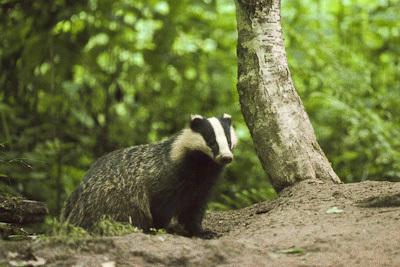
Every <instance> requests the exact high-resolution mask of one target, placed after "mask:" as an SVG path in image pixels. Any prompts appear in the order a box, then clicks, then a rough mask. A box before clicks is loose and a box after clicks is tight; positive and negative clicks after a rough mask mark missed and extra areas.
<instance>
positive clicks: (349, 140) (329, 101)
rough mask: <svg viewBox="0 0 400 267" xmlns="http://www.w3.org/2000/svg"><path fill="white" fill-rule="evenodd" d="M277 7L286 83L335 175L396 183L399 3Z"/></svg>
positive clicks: (309, 3) (293, 3)
mask: <svg viewBox="0 0 400 267" xmlns="http://www.w3.org/2000/svg"><path fill="white" fill-rule="evenodd" d="M283 3H284V6H283V16H284V17H283V21H284V32H285V33H286V46H287V50H288V59H289V65H290V67H291V72H292V76H293V78H294V81H295V85H296V88H297V90H298V91H299V93H300V95H301V97H302V99H303V102H304V104H305V106H306V109H307V111H308V113H309V115H310V117H311V120H312V122H313V125H314V128H315V130H316V134H317V137H318V140H319V142H320V144H321V146H322V148H323V150H324V151H325V153H326V154H327V156H328V158H329V159H330V161H331V162H332V164H333V166H334V169H335V170H336V172H337V173H338V175H339V176H340V177H341V178H342V179H343V180H344V181H346V182H354V181H360V180H366V179H378V180H382V179H389V180H393V181H399V180H400V161H399V159H400V157H399V156H400V141H399V140H400V127H399V126H400V120H399V116H398V114H400V106H399V105H398V101H399V98H400V82H399V80H400V71H399V68H398V66H399V57H398V54H399V52H400V48H399V46H398V45H397V44H399V43H400V32H399V28H400V1H398V0H396V1H361V0H356V1H351V2H349V1H327V0H320V1H311V0H308V1H300V0H296V1H291V2H290V3H289V2H287V1H286V2H285V1H284V2H283ZM354 14H357V15H356V16H355V15H354Z"/></svg>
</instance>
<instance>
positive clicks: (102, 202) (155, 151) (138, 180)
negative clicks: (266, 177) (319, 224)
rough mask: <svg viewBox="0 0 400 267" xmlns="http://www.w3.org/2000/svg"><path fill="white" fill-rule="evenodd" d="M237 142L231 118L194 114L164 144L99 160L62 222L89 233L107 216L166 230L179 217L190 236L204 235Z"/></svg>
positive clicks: (115, 152)
mask: <svg viewBox="0 0 400 267" xmlns="http://www.w3.org/2000/svg"><path fill="white" fill-rule="evenodd" d="M236 142H237V139H236V135H235V132H234V129H233V127H232V121H231V116H230V115H228V114H224V115H223V116H222V117H219V118H216V117H212V118H204V117H202V116H200V115H192V116H191V120H190V127H189V128H186V129H183V130H182V131H180V132H179V133H177V134H175V135H174V136H172V137H170V138H169V139H166V140H165V141H162V142H160V143H156V144H146V145H139V146H133V147H129V148H125V149H120V150H117V151H114V152H111V153H109V154H107V155H105V156H103V157H101V158H99V159H98V160H97V161H96V162H94V163H93V165H92V166H91V167H90V169H89V171H88V172H87V174H86V175H85V177H84V180H83V181H82V183H81V184H80V185H79V186H78V188H77V189H76V190H75V191H74V192H73V193H72V194H71V196H70V197H69V199H68V200H67V202H66V205H65V207H64V210H63V214H62V217H61V218H62V220H63V221H67V222H69V223H72V224H74V225H77V226H81V227H83V228H87V229H90V228H91V227H92V226H93V225H94V224H95V223H96V222H97V221H99V219H100V218H101V217H102V216H108V217H110V218H112V219H113V220H116V221H121V222H129V223H131V224H133V225H134V226H137V227H139V228H142V229H144V230H149V229H150V228H165V227H167V226H168V224H169V223H170V221H171V219H172V218H173V217H175V218H176V219H177V221H178V223H179V224H180V225H181V226H182V227H183V228H184V229H185V231H186V232H187V233H188V234H199V233H201V232H202V227H201V222H202V219H203V215H204V210H205V207H206V201H207V197H208V195H209V193H210V189H211V188H212V186H213V185H214V184H215V182H216V180H217V178H218V176H219V175H220V173H221V171H222V170H223V168H224V166H225V165H226V164H228V163H230V162H231V161H232V159H233V154H232V149H233V148H234V146H235V145H236Z"/></svg>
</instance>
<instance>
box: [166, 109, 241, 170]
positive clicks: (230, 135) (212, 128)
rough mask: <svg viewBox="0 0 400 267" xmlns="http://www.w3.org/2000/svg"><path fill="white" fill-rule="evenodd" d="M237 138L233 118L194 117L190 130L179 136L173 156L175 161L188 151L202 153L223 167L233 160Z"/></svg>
mask: <svg viewBox="0 0 400 267" xmlns="http://www.w3.org/2000/svg"><path fill="white" fill-rule="evenodd" d="M236 143H237V138H236V134H235V130H234V129H233V126H232V119H231V116H230V115H228V114H224V115H223V116H221V117H218V118H217V117H211V118H205V117H203V116H201V115H192V116H191V118H190V128H189V129H185V130H184V131H183V132H182V134H181V135H180V136H178V138H177V140H176V142H175V144H174V145H173V149H172V153H171V156H172V158H173V159H174V158H175V159H178V158H180V157H182V155H183V154H184V152H186V151H190V150H191V151H200V152H202V153H204V154H206V155H207V156H209V157H210V158H211V159H213V160H214V161H215V162H217V163H218V164H221V165H225V164H228V163H230V162H231V161H232V160H233V153H232V150H233V148H234V147H235V146H236Z"/></svg>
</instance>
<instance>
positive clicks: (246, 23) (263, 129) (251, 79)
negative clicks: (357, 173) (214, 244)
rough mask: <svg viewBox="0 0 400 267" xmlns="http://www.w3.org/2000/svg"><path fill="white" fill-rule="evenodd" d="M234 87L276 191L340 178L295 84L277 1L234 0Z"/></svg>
mask: <svg viewBox="0 0 400 267" xmlns="http://www.w3.org/2000/svg"><path fill="white" fill-rule="evenodd" d="M236 10H237V29H238V45H237V55H238V64H239V68H238V84H237V88H238V92H239V98H240V104H241V109H242V112H243V115H244V119H245V121H246V123H247V126H248V127H249V129H250V133H251V135H252V138H253V141H254V144H255V147H256V152H257V155H258V157H259V159H260V161H261V164H262V166H263V168H264V170H265V171H266V172H267V174H268V175H269V177H270V180H271V183H272V184H273V186H274V187H275V189H277V190H278V191H280V190H282V189H283V188H285V187H287V186H289V185H292V184H294V183H296V182H298V181H301V180H305V179H320V180H325V181H333V182H336V183H340V179H339V177H338V176H337V175H336V174H335V172H334V171H333V169H332V167H331V165H330V163H329V161H328V160H327V158H326V156H325V154H324V152H323V151H322V149H321V148H320V146H319V144H318V142H317V140H316V137H315V133H314V130H313V128H312V125H311V122H310V120H309V118H308V116H307V113H306V112H305V110H304V107H303V104H302V102H301V99H300V97H299V96H298V94H297V92H296V89H295V88H294V85H293V82H292V79H291V77H290V71H289V67H288V63H287V58H286V52H285V47H284V43H283V37H282V29H281V16H280V0H247V1H246V0H236Z"/></svg>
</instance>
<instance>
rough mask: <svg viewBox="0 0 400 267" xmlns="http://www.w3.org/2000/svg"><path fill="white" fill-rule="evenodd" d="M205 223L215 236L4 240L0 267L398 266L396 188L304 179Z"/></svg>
mask: <svg viewBox="0 0 400 267" xmlns="http://www.w3.org/2000/svg"><path fill="white" fill-rule="evenodd" d="M204 226H205V228H206V229H209V230H212V231H214V232H216V233H217V234H218V237H216V238H214V239H210V240H207V239H200V238H187V237H183V236H178V235H171V234H157V235H146V234H143V233H133V234H129V235H125V236H117V237H102V238H84V239H81V240H76V241H74V242H71V243H68V242H62V241H60V240H58V241H57V240H51V239H49V240H39V241H19V242H17V241H13V242H10V241H2V242H0V266H2V265H4V266H7V265H8V264H10V265H11V266H16V264H18V263H21V262H22V263H26V264H31V265H30V266H102V267H112V266H196V267H197V266H363V267H364V266H400V183H390V182H362V183H355V184H337V185H332V184H328V183H320V182H317V181H305V182H301V183H299V184H297V185H295V186H294V187H292V188H288V189H286V190H284V191H283V192H282V193H281V195H280V197H279V198H277V199H276V200H273V201H269V202H263V203H259V204H256V205H253V206H251V207H247V208H244V209H241V210H235V211H227V212H215V213H210V214H208V215H207V218H206V219H205V221H204Z"/></svg>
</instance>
